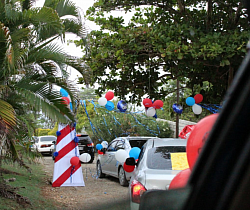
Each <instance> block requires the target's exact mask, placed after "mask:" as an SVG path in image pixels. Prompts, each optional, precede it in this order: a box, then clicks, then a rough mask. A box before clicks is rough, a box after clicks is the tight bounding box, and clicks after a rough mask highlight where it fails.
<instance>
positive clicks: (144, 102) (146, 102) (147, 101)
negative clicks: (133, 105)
mask: <svg viewBox="0 0 250 210" xmlns="http://www.w3.org/2000/svg"><path fill="white" fill-rule="evenodd" d="M142 103H143V105H144V106H145V107H151V106H152V104H153V102H152V101H151V99H149V98H145V99H144V100H143V101H142Z"/></svg>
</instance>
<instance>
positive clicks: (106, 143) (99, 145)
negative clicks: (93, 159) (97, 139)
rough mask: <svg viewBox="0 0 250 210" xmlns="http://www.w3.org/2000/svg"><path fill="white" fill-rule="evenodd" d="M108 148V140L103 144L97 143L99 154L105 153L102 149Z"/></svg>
mask: <svg viewBox="0 0 250 210" xmlns="http://www.w3.org/2000/svg"><path fill="white" fill-rule="evenodd" d="M103 148H104V149H107V148H108V142H107V141H102V143H101V144H97V145H96V149H97V152H98V154H99V155H103V152H102V151H101V150H102V149H103Z"/></svg>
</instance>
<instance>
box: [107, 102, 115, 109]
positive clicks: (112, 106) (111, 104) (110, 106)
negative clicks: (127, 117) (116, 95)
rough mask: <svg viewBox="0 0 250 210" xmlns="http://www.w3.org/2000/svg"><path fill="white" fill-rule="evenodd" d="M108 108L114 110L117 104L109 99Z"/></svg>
mask: <svg viewBox="0 0 250 210" xmlns="http://www.w3.org/2000/svg"><path fill="white" fill-rule="evenodd" d="M105 107H106V109H107V110H109V111H112V110H113V109H114V108H115V105H114V103H113V102H112V101H108V102H107V103H106V105H105Z"/></svg>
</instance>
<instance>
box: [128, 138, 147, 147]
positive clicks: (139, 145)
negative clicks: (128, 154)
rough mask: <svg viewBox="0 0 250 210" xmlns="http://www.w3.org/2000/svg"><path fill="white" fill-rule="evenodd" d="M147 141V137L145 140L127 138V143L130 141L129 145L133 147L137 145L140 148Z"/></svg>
mask: <svg viewBox="0 0 250 210" xmlns="http://www.w3.org/2000/svg"><path fill="white" fill-rule="evenodd" d="M146 141H147V139H145V140H142V139H140V140H132V139H131V140H129V143H130V146H131V147H132V148H133V147H139V148H140V149H141V148H142V146H143V144H145V143H146Z"/></svg>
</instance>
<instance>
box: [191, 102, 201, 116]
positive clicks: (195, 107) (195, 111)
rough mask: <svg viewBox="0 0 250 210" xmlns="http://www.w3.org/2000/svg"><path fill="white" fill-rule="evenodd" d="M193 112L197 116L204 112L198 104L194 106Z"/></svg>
mask: <svg viewBox="0 0 250 210" xmlns="http://www.w3.org/2000/svg"><path fill="white" fill-rule="evenodd" d="M192 110H193V112H194V113H195V114H201V112H202V108H201V106H199V105H197V104H194V105H193V106H192Z"/></svg>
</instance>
